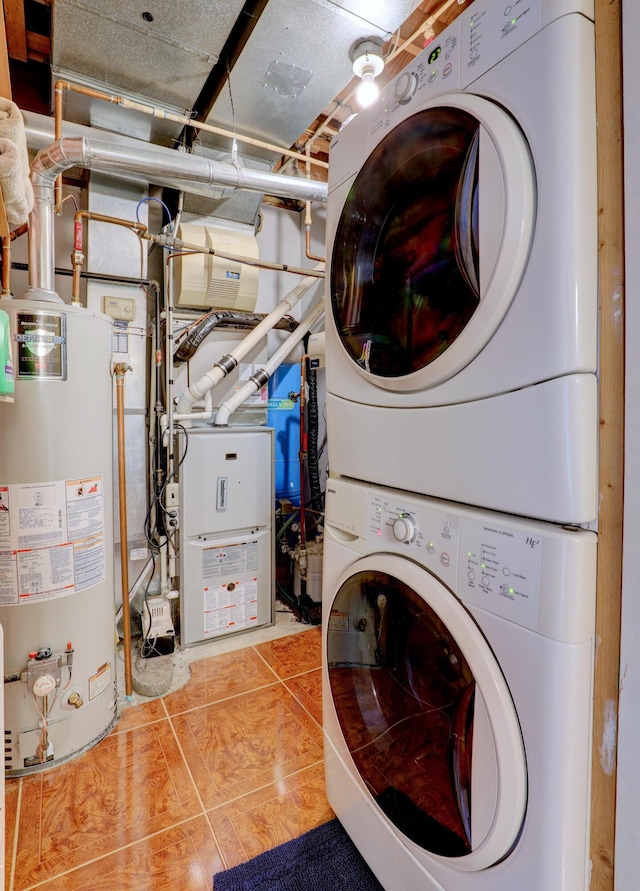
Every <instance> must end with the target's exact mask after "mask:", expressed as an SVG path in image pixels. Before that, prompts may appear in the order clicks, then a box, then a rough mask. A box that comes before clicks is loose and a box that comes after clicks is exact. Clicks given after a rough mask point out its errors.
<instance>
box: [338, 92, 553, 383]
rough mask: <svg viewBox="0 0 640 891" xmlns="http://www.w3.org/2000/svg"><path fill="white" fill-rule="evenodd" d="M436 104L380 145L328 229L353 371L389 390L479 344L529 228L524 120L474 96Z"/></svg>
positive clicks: (488, 333) (456, 367)
mask: <svg viewBox="0 0 640 891" xmlns="http://www.w3.org/2000/svg"><path fill="white" fill-rule="evenodd" d="M439 103H440V104H432V105H430V106H427V107H425V108H423V109H422V110H421V111H420V112H418V113H416V114H414V115H412V116H411V117H409V118H407V119H405V120H404V121H403V122H402V123H401V124H399V125H398V126H397V127H395V128H394V129H393V130H392V131H391V132H390V133H389V134H388V135H387V136H386V137H385V138H384V139H383V140H382V141H381V142H380V143H379V144H378V145H377V146H376V148H375V149H374V150H373V152H372V154H371V155H370V156H369V158H368V159H367V161H366V162H365V163H364V165H363V167H362V169H361V171H360V173H359V174H358V176H357V178H356V179H355V181H354V183H353V185H352V187H351V189H350V190H349V194H348V196H347V199H346V202H345V205H344V208H343V211H342V215H341V218H340V220H339V223H338V227H337V231H336V235H335V239H334V245H333V253H332V261H331V285H330V288H331V304H332V309H333V318H334V322H335V325H336V329H337V334H338V337H339V338H340V340H341V342H342V344H343V346H344V348H345V350H346V352H347V354H348V356H349V357H350V358H351V360H352V361H353V362H354V364H355V366H356V367H357V368H358V369H359V371H360V373H362V374H363V375H365V376H366V377H367V378H369V379H370V380H371V381H372V382H374V383H375V384H377V385H378V386H380V387H384V388H385V389H389V390H401V391H410V390H421V389H426V388H428V387H431V386H434V385H436V384H438V383H441V382H442V381H444V380H447V379H448V378H450V377H452V376H453V375H454V374H456V373H457V372H458V371H460V370H461V369H462V368H464V367H465V366H466V365H467V364H468V363H469V362H471V361H472V359H474V358H475V357H476V356H477V355H478V353H479V352H480V351H481V350H482V349H483V347H484V346H485V345H486V344H487V343H488V341H489V340H490V339H491V337H492V336H493V334H494V332H495V330H496V329H497V327H498V326H499V324H500V322H501V321H502V319H503V317H504V315H505V313H506V312H507V310H508V308H509V305H510V303H511V301H512V300H513V297H514V295H515V293H516V291H517V289H518V286H519V284H520V281H521V279H522V276H523V273H524V270H525V267H526V263H527V259H528V256H529V251H530V247H531V242H532V238H533V229H534V221H535V178H534V169H533V162H532V159H531V155H530V153H529V149H528V146H527V144H526V142H525V140H524V137H523V135H522V133H521V131H520V129H519V128H518V127H517V125H516V124H515V123H514V121H513V120H512V118H511V117H509V115H508V114H507V113H506V112H504V111H503V110H502V109H501V108H499V107H498V106H497V105H494V104H493V103H491V102H489V101H487V100H485V99H481V98H480V97H478V96H471V95H469V96H467V95H464V94H461V95H459V96H452V97H447V104H446V105H442V104H441V103H442V99H440V100H439Z"/></svg>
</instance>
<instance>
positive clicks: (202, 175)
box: [27, 136, 327, 302]
mask: <svg viewBox="0 0 640 891" xmlns="http://www.w3.org/2000/svg"><path fill="white" fill-rule="evenodd" d="M70 167H82V168H85V169H88V170H95V171H98V172H100V173H110V174H113V175H116V176H119V177H121V178H123V179H127V177H128V176H131V175H135V176H142V177H143V178H144V179H146V181H147V182H149V183H153V184H155V185H158V186H166V187H168V188H172V189H177V190H179V191H185V192H190V193H193V194H198V195H205V196H210V195H211V194H212V190H213V189H214V187H220V186H223V187H225V188H230V189H234V190H236V189H245V190H248V191H253V192H259V193H261V194H263V193H265V192H266V193H268V194H271V195H277V196H278V197H282V198H295V199H299V200H301V201H320V202H325V201H326V198H327V185H326V183H320V182H316V181H313V180H307V179H303V178H299V177H293V176H282V175H280V174H277V173H265V172H262V171H259V170H250V169H247V168H243V167H241V166H240V165H239V164H238V165H236V164H227V163H224V162H221V161H213V160H211V159H209V158H204V157H201V156H196V155H190V154H186V153H184V152H176V151H174V150H173V149H163V148H161V147H158V146H154V147H153V148H149V147H147V146H145V147H142V146H141V147H137V146H130V145H122V144H120V143H116V142H105V141H101V140H98V139H89V138H87V137H84V136H63V137H62V139H59V140H58V141H57V142H54V143H52V144H51V145H49V146H47V147H46V148H44V149H41V150H40V151H39V152H38V154H37V155H36V157H35V160H34V161H33V164H32V167H31V183H32V185H33V191H34V199H35V203H34V207H33V212H32V216H31V229H30V233H29V292H27V296H29V297H37V298H38V299H40V300H48V301H56V302H59V301H60V298H59V297H58V296H57V294H56V293H55V290H54V247H53V246H54V241H53V232H54V184H55V181H56V179H57V177H58V176H60V174H62V173H64V171H65V170H68V169H69V168H70ZM34 291H35V292H36V293H35V294H34Z"/></svg>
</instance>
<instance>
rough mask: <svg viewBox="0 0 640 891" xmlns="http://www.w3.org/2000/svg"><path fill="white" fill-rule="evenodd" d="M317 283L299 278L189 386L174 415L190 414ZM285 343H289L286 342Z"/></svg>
mask: <svg viewBox="0 0 640 891" xmlns="http://www.w3.org/2000/svg"><path fill="white" fill-rule="evenodd" d="M315 268H316V269H320V268H324V264H322V263H320V264H318V266H316V267H315ZM316 282H317V278H314V277H312V276H310V275H307V276H305V278H303V279H302V281H301V282H300V284H299V285H297V286H296V287H295V288H294V289H293V290H292V291H290V292H289V294H287V296H286V297H285V298H284V300H282V301H281V302H280V303H279V304H278V305H277V306H276V308H275V309H274V310H273V311H272V312H270V313H269V315H268V316H266V317H265V318H264V319H263V320H262V321H261V322H260V324H259V325H256V327H255V328H254V329H253V330H252V331H250V332H249V333H248V334H247V336H246V337H245V338H244V340H243V341H242V342H241V343H239V344H238V346H237V347H235V349H233V350H231V352H230V353H228V354H227V355H226V356H223V357H222V359H221V360H220V361H219V362H217V363H216V364H215V365H214V366H213V367H212V368H210V369H209V371H207V373H206V374H203V376H202V377H201V378H200V379H199V380H197V381H196V382H195V383H194V384H191V386H190V387H188V388H187V389H186V390H185V391H184V393H183V394H182V395H181V396H180V398H179V399H178V402H177V405H176V413H177V414H185V413H187V412H190V411H191V409H192V407H193V405H194V404H195V403H196V402H197V401H198V400H199V399H202V398H203V397H204V395H205V394H206V393H207V392H208V391H209V390H211V389H212V388H213V387H215V385H216V384H218V383H219V382H220V381H221V380H222V379H223V378H224V377H226V376H227V375H228V374H229V372H230V371H232V370H233V369H234V368H235V367H236V366H237V364H238V362H239V360H240V359H242V358H243V357H244V356H246V355H247V353H248V352H249V351H250V350H252V349H253V347H254V346H255V345H256V344H257V343H259V342H260V340H262V338H263V337H264V336H265V335H266V334H268V332H269V331H271V329H272V328H273V326H274V325H275V324H276V323H277V322H279V321H280V319H281V318H282V317H283V316H285V315H286V314H287V313H288V312H290V310H291V309H292V308H293V307H294V306H295V305H296V303H298V301H299V300H300V298H301V297H302V296H303V295H304V294H305V293H306V292H307V291H308V290H309V288H310V287H311V286H312V285H313V284H315V283H316ZM297 331H298V329H297V328H296V330H295V331H294V332H293V334H290V335H289V338H291V337H293V336H294V335H295V334H296V333H297ZM287 342H288V341H287Z"/></svg>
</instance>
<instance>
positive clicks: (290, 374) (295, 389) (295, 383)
mask: <svg viewBox="0 0 640 891" xmlns="http://www.w3.org/2000/svg"><path fill="white" fill-rule="evenodd" d="M299 392H300V363H299V362H298V363H296V364H293V365H289V364H282V365H280V366H279V367H278V368H277V369H276V371H275V372H274V374H273V375H272V377H271V379H270V380H269V408H268V412H267V424H268V425H269V426H270V427H273V428H274V430H275V434H274V436H275V465H276V466H275V490H276V499H281V498H288V499H289V501H291V502H292V503H293V504H296V505H298V504H300V459H299V453H300V402H299V399H297V398H296V399H291V397H290V395H289V394H291V393H295V394H296V396H297V395H298V394H299Z"/></svg>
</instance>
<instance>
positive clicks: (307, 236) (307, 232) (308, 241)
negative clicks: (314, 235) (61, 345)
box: [305, 225, 326, 263]
mask: <svg viewBox="0 0 640 891" xmlns="http://www.w3.org/2000/svg"><path fill="white" fill-rule="evenodd" d="M305 254H306V255H307V257H308V258H309V259H310V260H319V261H320V263H324V262H326V257H318V256H316V254H312V253H311V225H308V226H305Z"/></svg>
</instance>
